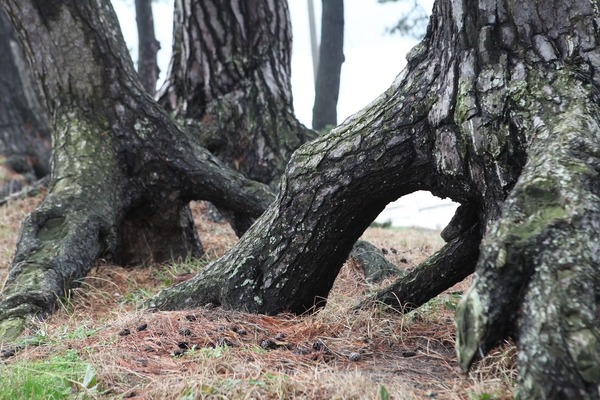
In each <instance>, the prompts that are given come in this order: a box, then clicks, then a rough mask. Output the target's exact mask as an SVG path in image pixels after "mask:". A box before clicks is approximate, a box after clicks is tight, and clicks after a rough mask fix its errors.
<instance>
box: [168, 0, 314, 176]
mask: <svg viewBox="0 0 600 400" xmlns="http://www.w3.org/2000/svg"><path fill="white" fill-rule="evenodd" d="M291 44H292V30H291V26H290V18H289V11H288V6H287V2H285V1H267V0H259V1H252V2H248V1H242V0H210V1H199V0H177V1H176V2H175V23H174V39H173V56H172V59H171V65H170V66H169V72H168V74H167V80H166V82H165V84H164V86H163V87H162V88H161V90H160V92H159V97H160V100H159V102H160V104H162V105H163V106H164V107H165V109H167V110H168V111H170V112H171V113H172V115H174V116H175V118H176V119H177V120H178V121H180V122H181V124H182V125H183V126H185V128H186V129H187V130H189V131H191V132H193V134H194V135H196V136H197V138H198V140H199V141H200V143H201V144H202V145H204V146H205V147H206V148H207V149H209V150H210V151H211V152H212V153H213V154H215V155H216V156H217V157H219V158H220V159H221V160H222V161H224V162H225V163H226V164H227V165H229V166H230V167H232V168H234V169H236V170H238V171H240V172H241V173H242V174H244V175H245V176H246V177H248V178H250V179H254V180H257V181H259V182H263V183H267V184H271V185H272V186H273V187H275V186H277V184H278V183H279V177H280V176H281V174H282V173H283V171H284V170H285V166H286V164H287V162H288V160H289V159H290V156H291V154H292V152H293V151H294V150H296V149H297V148H298V147H299V146H300V145H301V144H302V143H305V142H306V141H308V140H309V139H311V138H313V137H315V134H314V132H312V131H310V130H308V129H306V128H305V127H304V126H303V125H302V124H300V123H299V122H298V121H297V120H296V118H295V117H294V112H293V106H292V91H291V81H290V65H291V64H290V57H291V49H292V48H291Z"/></svg>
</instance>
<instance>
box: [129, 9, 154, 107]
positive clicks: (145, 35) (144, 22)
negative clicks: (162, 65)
mask: <svg viewBox="0 0 600 400" xmlns="http://www.w3.org/2000/svg"><path fill="white" fill-rule="evenodd" d="M135 21H136V23H137V30H138V61H137V67H138V75H139V76H140V81H142V86H143V87H144V88H145V89H146V91H147V92H148V94H150V95H151V96H154V95H155V94H156V82H157V81H158V74H159V73H160V69H159V68H158V61H157V60H156V54H157V53H158V50H160V43H159V41H158V40H156V36H155V35H154V16H153V15H152V0H135Z"/></svg>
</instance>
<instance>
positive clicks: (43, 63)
mask: <svg viewBox="0 0 600 400" xmlns="http://www.w3.org/2000/svg"><path fill="white" fill-rule="evenodd" d="M1 4H2V6H3V7H4V8H5V10H6V11H7V13H8V15H9V17H10V19H11V21H12V23H13V25H14V26H15V29H16V32H17V35H18V37H19V39H20V41H21V43H22V46H23V49H24V52H25V54H26V56H27V58H28V60H29V63H30V65H31V68H32V72H33V76H34V79H35V81H36V82H37V83H38V84H39V85H40V86H41V88H42V91H41V92H42V93H43V94H44V96H43V105H44V107H45V108H46V110H47V112H48V115H51V116H52V135H53V136H52V139H53V143H54V149H55V150H54V154H53V163H52V167H53V169H52V180H51V183H50V185H49V189H48V194H47V195H46V197H45V198H44V200H43V201H42V202H41V204H40V205H39V206H38V207H37V209H36V210H34V211H33V212H32V213H31V214H30V215H29V216H28V217H27V218H26V219H25V221H24V222H23V226H22V228H21V234H20V236H19V241H18V244H17V249H16V254H15V257H14V260H13V261H12V263H11V265H10V266H9V276H8V279H7V281H6V283H5V285H4V288H3V289H2V293H1V295H0V336H2V337H3V338H4V339H10V338H11V337H14V336H15V335H17V334H18V333H19V332H20V331H21V330H22V329H23V327H24V326H25V324H26V323H27V321H28V320H29V318H30V317H31V316H32V315H38V316H43V315H45V314H47V313H49V312H51V311H52V309H53V307H54V304H55V303H56V299H57V298H58V297H59V296H62V295H63V294H64V292H65V290H67V289H68V288H69V287H72V286H74V285H77V283H78V281H79V280H80V279H81V278H82V277H83V276H85V274H86V273H87V272H88V271H89V270H90V269H91V268H92V267H93V265H94V263H95V261H96V259H97V258H98V257H99V256H100V255H107V253H108V254H113V255H114V256H115V257H117V258H118V259H120V260H121V261H122V262H127V261H144V260H146V259H149V258H154V259H159V260H160V259H170V258H171V257H179V256H187V255H188V254H189V253H192V254H195V255H197V254H199V253H200V251H201V246H200V243H199V242H198V241H197V236H196V233H195V230H194V226H193V222H192V221H191V218H190V213H189V209H188V206H187V204H188V202H189V201H190V200H192V199H204V200H208V201H211V202H213V203H214V204H217V205H220V206H222V207H225V208H227V209H231V210H234V211H235V212H238V213H241V214H243V215H248V216H249V217H254V218H255V217H257V216H259V215H260V214H261V213H262V212H263V211H264V210H265V209H266V207H267V206H268V204H269V203H270V202H271V201H272V200H273V195H272V193H271V191H270V190H269V189H268V187H266V186H265V185H263V184H260V183H257V182H254V181H250V180H248V179H246V178H245V177H243V175H241V174H239V173H238V172H236V171H233V170H230V169H228V168H226V167H225V166H224V165H223V164H222V163H221V162H220V161H219V160H218V159H217V158H215V157H214V156H213V155H211V154H210V153H209V152H208V151H207V150H205V149H204V148H203V147H201V146H200V145H199V144H198V141H197V140H196V138H195V137H194V136H192V135H190V134H188V133H187V132H186V131H182V130H180V129H179V128H178V127H177V126H176V125H175V124H174V123H173V121H172V119H171V118H170V117H169V115H168V114H167V113H166V112H165V111H164V110H163V109H162V108H161V107H160V106H159V105H158V104H157V103H155V102H154V101H153V100H152V98H151V97H150V96H149V95H148V94H147V93H146V92H145V91H144V90H143V88H142V86H141V84H140V82H139V80H138V78H137V74H136V72H135V71H134V69H133V63H132V61H131V59H130V57H129V53H128V51H127V48H126V46H125V42H124V40H123V38H122V35H121V33H120V30H119V25H118V22H117V18H116V15H115V14H114V11H113V9H112V7H111V5H110V2H109V1H108V0H97V1H94V2H81V1H76V0H65V1H59V2H56V1H53V2H47V1H37V0H27V1H24V0H6V1H3V2H2V3H1ZM56 44H59V45H56ZM64 46H68V51H65V49H64ZM131 255H133V256H131ZM132 258H134V259H133V260H132Z"/></svg>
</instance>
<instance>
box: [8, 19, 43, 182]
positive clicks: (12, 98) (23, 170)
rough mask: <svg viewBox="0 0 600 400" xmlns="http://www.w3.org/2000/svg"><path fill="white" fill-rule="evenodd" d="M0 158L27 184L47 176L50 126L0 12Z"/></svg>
mask: <svg viewBox="0 0 600 400" xmlns="http://www.w3.org/2000/svg"><path fill="white" fill-rule="evenodd" d="M0 65H2V74H0V155H1V156H3V158H4V160H3V162H5V163H6V165H7V166H8V167H9V168H11V169H12V170H13V171H14V172H16V173H19V174H21V175H23V176H25V178H26V179H27V180H36V179H40V178H42V177H44V176H46V175H48V174H49V173H50V155H51V152H52V148H51V145H50V124H49V122H48V119H47V116H46V111H45V110H44V109H43V108H42V106H41V105H40V101H39V95H38V92H37V90H36V89H37V88H35V85H34V83H33V81H32V78H31V74H30V72H29V67H28V65H27V62H26V61H25V58H24V56H23V54H22V52H21V47H20V46H19V44H18V42H17V40H16V38H15V35H14V31H13V27H12V25H11V23H10V21H9V20H8V17H7V16H6V14H5V13H4V11H2V10H1V9H0Z"/></svg>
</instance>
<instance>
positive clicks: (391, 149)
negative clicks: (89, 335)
mask: <svg viewBox="0 0 600 400" xmlns="http://www.w3.org/2000/svg"><path fill="white" fill-rule="evenodd" d="M599 17H600V14H599V11H598V7H596V5H595V4H594V3H592V2H578V1H574V0H567V1H565V0H552V1H547V0H546V1H542V0H529V1H519V2H509V1H505V0H478V1H477V0H451V1H437V2H436V4H435V6H434V10H433V14H432V18H431V21H430V25H429V28H428V32H427V34H426V36H425V38H424V40H423V41H422V42H421V43H420V44H419V45H418V46H417V47H415V49H413V50H412V51H411V52H410V54H409V55H408V57H407V58H408V67H407V69H406V70H405V71H404V72H403V73H402V74H401V75H400V76H399V77H398V78H397V80H396V82H395V83H394V84H393V86H392V87H391V88H390V89H389V90H388V91H387V92H385V93H384V94H383V95H382V96H381V97H380V98H379V99H378V100H377V101H375V102H373V103H372V104H371V105H369V106H368V107H367V108H366V109H365V110H363V111H362V112H360V113H358V114H357V115H355V116H354V117H353V118H352V119H351V120H349V121H347V122H345V123H344V124H343V125H342V126H340V127H338V128H336V129H334V130H333V131H331V132H330V133H329V134H327V135H325V136H323V137H321V138H319V139H317V140H316V141H314V142H312V143H309V144H307V145H305V146H303V147H302V148H301V149H300V150H298V151H297V152H296V153H295V154H294V156H293V157H292V161H291V163H290V165H289V166H288V169H287V171H286V175H285V176H284V177H283V180H282V187H281V190H280V192H279V195H278V196H277V199H276V201H275V202H274V203H273V204H272V205H271V206H270V207H269V209H268V210H267V211H266V212H265V214H263V215H262V217H261V218H260V219H259V220H258V221H257V223H256V224H255V225H254V226H253V227H252V228H251V229H250V230H249V231H248V233H247V234H246V235H245V236H244V237H243V238H242V239H241V240H240V241H239V242H238V244H237V245H236V246H234V247H233V248H232V249H231V250H230V251H229V252H228V253H227V254H225V255H224V256H223V257H222V258H221V259H219V260H217V261H215V262H214V263H213V264H211V265H210V266H209V267H207V268H206V269H204V270H203V271H201V272H200V273H199V274H198V275H197V277H196V278H194V279H192V280H189V281H186V282H184V283H182V284H180V285H178V286H175V287H173V288H170V289H167V290H165V291H164V292H162V293H160V294H159V295H158V296H157V297H156V298H155V299H154V301H153V305H154V306H157V307H165V308H181V307H185V306H195V305H200V304H203V303H205V302H218V303H221V304H223V305H225V306H227V307H235V308H242V309H248V310H249V311H254V312H266V313H272V312H277V311H280V310H289V311H293V312H303V311H305V310H307V309H310V308H311V307H313V306H314V305H322V304H323V303H324V299H325V298H326V297H327V294H328V291H329V289H330V288H331V285H332V284H333V280H334V278H335V276H336V274H337V272H338V271H339V268H340V266H341V264H342V262H343V261H344V259H345V257H346V256H347V254H348V252H349V251H350V249H351V247H352V244H353V243H354V241H355V240H356V239H357V238H358V236H359V235H360V234H361V233H362V231H363V230H364V229H365V228H366V227H367V225H368V224H369V222H370V221H372V220H373V218H374V217H375V216H376V215H377V213H378V212H379V211H380V210H381V209H382V208H383V207H384V206H385V204H387V203H388V202H389V201H391V200H393V199H395V198H398V197H400V196H403V195H405V194H407V193H410V192H412V191H415V190H429V191H431V192H433V193H434V194H436V195H438V196H447V197H451V198H452V199H454V200H455V201H458V202H460V203H462V204H463V205H464V206H465V207H466V209H468V210H470V211H469V212H467V213H464V214H460V213H459V214H458V215H457V219H456V220H455V221H454V222H453V227H454V228H457V229H454V232H453V230H449V231H447V232H449V233H448V237H447V240H450V243H449V244H448V245H447V246H446V247H445V248H444V249H443V250H442V252H441V253H438V255H435V256H434V258H436V257H437V259H438V261H435V259H430V260H429V261H428V262H426V263H425V265H424V266H423V267H428V268H431V266H432V262H433V265H434V266H437V267H444V268H445V270H444V271H447V272H448V273H450V272H451V273H452V275H453V276H454V277H456V276H457V275H456V274H460V273H465V270H466V271H468V270H470V269H471V268H473V266H475V265H476V277H475V279H474V283H473V286H472V287H471V289H470V290H469V292H468V293H467V294H466V296H465V297H464V299H463V301H462V303H461V306H460V308H459V311H458V313H457V331H458V337H457V351H458V354H459V360H460V362H461V365H462V366H463V368H465V369H468V367H469V366H470V364H471V363H472V361H473V360H474V358H475V357H476V356H481V355H483V354H485V352H487V351H488V350H489V349H490V348H491V347H492V346H495V345H496V344H498V343H499V342H500V341H501V340H502V339H503V338H505V337H506V336H508V335H511V336H513V337H514V338H515V339H516V341H517V344H518V345H519V347H520V355H519V361H520V363H519V365H520V369H519V373H520V378H519V379H520V389H519V395H520V396H521V397H523V398H547V399H551V398H552V399H553V398H590V399H598V398H599V397H600V395H599V391H598V387H599V384H600V368H598V365H600V324H599V323H598V321H599V303H600V263H599V261H600V260H598V255H597V254H598V251H597V247H598V246H597V243H596V242H597V240H596V239H597V237H598V234H599V233H600V232H599V230H600V226H599V225H598V220H600V215H599V212H600V198H599V196H600V191H599V190H598V184H597V182H598V172H599V166H600V160H599V158H598V154H600V141H599V139H600V127H599V125H598V121H599V117H600V110H599V105H598V104H600V102H599V100H600V97H599V95H598V93H599V91H598V90H599V89H600V79H599V78H598V77H599V76H600V52H599V51H598V47H597V46H598V38H599V37H600V35H599V32H598V28H597V24H596V22H595V21H596V20H597V19H598V18H599ZM364 210H367V212H365V211H364ZM462 212H463V211H461V213H462ZM473 214H474V216H476V217H475V218H474V217H473ZM477 221H478V222H479V227H480V231H479V232H477V228H476V227H475V228H471V229H470V230H469V228H470V227H471V226H472V225H473V223H474V222H477ZM481 234H483V235H484V239H483V241H482V243H481V247H480V250H479V256H478V258H477V261H475V259H476V257H477V241H478V237H479V235H481ZM457 255H458V256H457ZM463 256H464V257H467V259H466V261H465V263H464V264H465V265H464V266H463V267H461V266H460V265H456V264H457V263H459V264H460V263H462V262H463ZM444 273H446V272H444ZM416 275H420V276H425V277H427V276H431V275H427V274H420V272H415V274H413V275H412V277H411V276H410V275H408V276H407V277H404V278H402V281H401V282H399V283H397V284H396V287H392V288H390V289H389V290H387V291H386V292H385V293H384V294H382V295H381V297H380V298H383V299H385V298H389V297H391V296H397V297H398V301H397V302H396V303H397V305H398V306H405V305H407V304H411V303H412V304H418V303H420V302H422V301H424V300H425V299H424V298H423V297H420V296H411V295H409V293H408V291H407V290H404V288H407V287H410V284H412V285H413V286H412V287H413V288H414V287H419V285H418V284H414V282H413V283H411V282H409V280H410V279H412V278H414V276H416ZM451 280H452V281H453V280H454V278H453V279H451ZM447 281H450V279H448V280H447ZM448 283H449V282H448ZM442 289H443V285H440V286H438V287H437V288H436V289H435V290H436V291H437V290H442Z"/></svg>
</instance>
